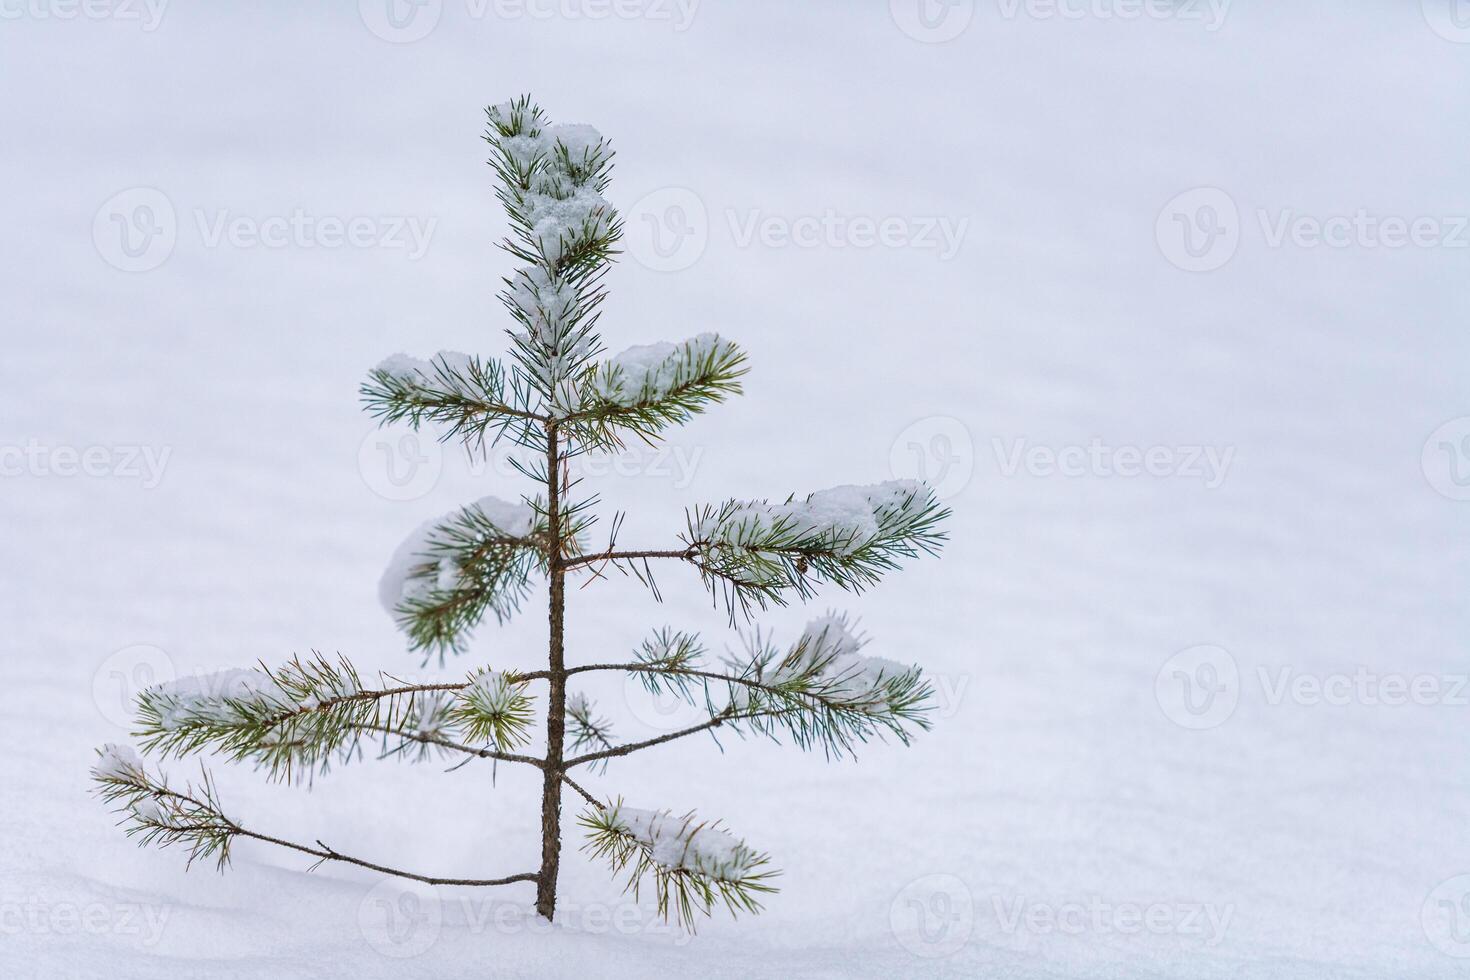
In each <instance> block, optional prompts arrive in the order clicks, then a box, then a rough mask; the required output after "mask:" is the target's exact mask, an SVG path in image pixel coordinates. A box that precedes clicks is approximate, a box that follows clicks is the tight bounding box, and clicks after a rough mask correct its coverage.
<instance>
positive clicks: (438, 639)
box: [381, 497, 548, 660]
mask: <svg viewBox="0 0 1470 980" xmlns="http://www.w3.org/2000/svg"><path fill="white" fill-rule="evenodd" d="M541 507H542V505H541V504H540V502H539V501H534V500H533V501H531V502H530V503H529V504H524V505H513V504H509V503H507V502H505V501H501V500H497V499H496V498H493V497H486V498H484V499H482V500H480V501H478V502H476V503H474V504H470V505H469V506H467V507H464V508H462V509H460V510H458V511H455V512H453V513H451V514H449V515H448V516H446V517H444V518H441V519H440V520H439V521H437V522H431V523H430V524H427V525H425V526H423V527H420V528H419V529H418V530H417V531H415V532H414V533H413V534H412V535H410V536H409V538H408V539H407V540H405V541H404V543H403V544H401V545H400V546H399V549H398V553H397V554H396V555H395V556H394V560H393V563H392V566H391V567H390V569H389V571H388V572H387V573H386V574H385V575H384V580H383V584H382V586H381V589H382V592H383V597H384V599H385V601H390V602H392V608H393V611H394V615H395V618H396V620H397V622H398V625H399V627H400V628H401V629H402V630H403V631H404V632H405V633H406V634H407V635H408V638H409V640H410V643H411V648H412V649H414V650H418V651H421V652H423V653H424V654H425V655H426V656H429V655H432V654H433V653H435V652H437V653H438V654H439V657H440V659H441V660H442V659H443V657H444V654H445V652H446V651H452V652H455V653H459V652H461V651H462V650H463V649H464V645H465V643H466V641H467V639H468V633H469V631H470V630H472V629H473V628H474V627H475V626H477V625H479V622H480V620H481V619H482V618H483V617H484V615H485V613H487V612H489V613H491V614H493V615H494V616H495V619H496V621H497V622H504V621H505V620H506V619H508V618H509V617H510V616H511V615H512V614H513V613H514V612H515V611H516V610H518V609H519V608H520V605H521V602H522V601H524V599H525V597H526V595H527V594H528V593H529V591H530V588H531V581H530V579H531V574H532V572H534V571H541V572H545V571H546V569H547V560H546V548H547V547H548V545H547V543H546V537H547V523H546V520H545V515H544V512H543V511H542V509H541Z"/></svg>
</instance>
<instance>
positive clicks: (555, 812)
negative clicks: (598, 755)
mask: <svg viewBox="0 0 1470 980" xmlns="http://www.w3.org/2000/svg"><path fill="white" fill-rule="evenodd" d="M557 436H558V433H557V428H556V424H555V423H554V422H553V423H549V424H548V425H547V426H546V531H547V536H548V538H549V540H550V545H551V546H550V547H549V548H548V549H547V566H548V569H547V570H548V572H549V578H550V590H549V591H550V601H549V602H548V604H547V626H548V632H549V641H548V644H547V675H548V676H547V679H548V680H549V681H550V684H549V687H550V690H549V691H548V692H547V696H546V760H545V764H544V766H543V772H544V773H545V779H544V780H543V781H542V790H541V872H540V874H539V875H538V876H537V879H536V911H537V912H538V913H540V914H541V915H542V916H544V917H545V918H546V919H547V920H548V921H549V920H551V919H552V918H553V917H554V916H555V915H556V878H557V872H558V869H559V867H560V864H561V784H562V780H561V776H562V768H563V767H562V752H563V741H564V739H565V737H566V705H567V675H566V666H565V650H564V643H565V638H564V628H565V625H564V624H565V620H566V574H567V573H566V560H565V558H564V557H563V555H562V539H561V537H562V536H561V488H562V472H561V453H560V448H559V444H558V440H557Z"/></svg>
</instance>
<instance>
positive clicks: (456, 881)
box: [157, 790, 537, 886]
mask: <svg viewBox="0 0 1470 980" xmlns="http://www.w3.org/2000/svg"><path fill="white" fill-rule="evenodd" d="M157 795H162V796H172V797H174V798H175V799H180V800H183V801H185V802H187V803H191V804H193V805H194V806H196V807H199V808H200V809H202V810H206V811H209V812H213V813H218V812H219V811H218V810H216V809H215V807H213V806H212V805H210V804H209V803H207V802H205V801H202V800H197V799H195V798H194V797H192V796H189V795H187V794H185V793H179V792H175V791H173V790H165V791H163V792H162V793H159V794H157ZM219 820H220V823H221V824H222V825H223V826H224V828H225V829H226V830H228V831H229V833H230V834H231V835H234V836H237V837H249V838H252V839H254V840H258V841H263V842H265V843H267V844H275V845H276V846H277V847H284V848H288V849H290V850H293V851H300V852H301V853H302V854H310V855H311V856H312V857H315V858H318V859H320V860H321V861H339V862H341V863H342V864H355V865H357V866H358V867H359V868H367V869H369V870H371V871H378V872H381V873H383V874H385V875H393V876H394V877H396V878H409V879H412V880H413V881H422V882H424V883H425V884H429V885H477V886H478V885H509V884H511V883H512V882H517V881H535V880H536V877H537V876H536V875H535V874H534V873H531V872H527V873H525V874H518V875H510V876H508V877H505V878H436V877H434V876H432V875H421V874H418V873H417V872H413V871H403V870H401V869H399V868H390V867H388V866H387V865H383V864H375V863H373V862H372V861H364V860H363V859H362V858H355V857H352V856H350V855H347V854H343V853H341V852H339V851H335V850H333V849H332V848H330V847H328V846H327V845H326V844H323V843H322V842H321V841H320V840H318V841H317V842H316V843H317V847H308V846H307V845H305V844H297V843H296V842H295V841H289V840H283V839H281V838H280V837H272V836H271V835H270V834H262V833H259V832H257V831H254V830H247V829H246V828H244V827H242V826H240V825H239V824H238V823H235V822H234V821H233V820H230V819H229V818H228V817H226V816H224V815H223V814H220V815H219Z"/></svg>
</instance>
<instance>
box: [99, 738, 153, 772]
mask: <svg viewBox="0 0 1470 980" xmlns="http://www.w3.org/2000/svg"><path fill="white" fill-rule="evenodd" d="M143 773H144V769H143V760H142V759H141V758H139V757H138V753H137V752H136V751H134V749H133V747H132V746H131V745H118V744H117V743H115V742H108V743H107V744H106V745H104V746H102V749H101V750H100V751H99V752H98V753H97V762H96V764H95V765H93V766H92V774H93V775H94V776H96V777H97V778H98V779H121V780H124V781H127V782H136V781H138V780H139V779H140V778H141V777H142V775H143Z"/></svg>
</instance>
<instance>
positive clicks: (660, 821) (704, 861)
mask: <svg viewBox="0 0 1470 980" xmlns="http://www.w3.org/2000/svg"><path fill="white" fill-rule="evenodd" d="M607 823H608V824H609V825H610V826H613V827H616V828H617V829H619V830H621V831H622V832H624V833H626V834H628V835H630V836H632V837H633V838H635V839H637V840H638V841H639V842H641V843H642V844H644V845H646V846H647V847H648V848H649V851H650V855H649V856H650V857H651V858H652V859H653V860H654V861H655V862H657V863H658V864H660V865H662V866H663V867H665V868H669V869H678V870H684V871H692V872H695V873H696V874H702V875H708V876H710V877H711V878H717V879H720V880H722V881H739V880H741V879H742V878H744V877H745V876H746V875H748V874H749V873H750V871H751V869H752V868H753V867H754V866H755V865H756V864H757V863H758V860H759V855H757V854H756V853H755V852H754V851H753V850H751V849H750V848H749V847H748V846H747V845H746V844H745V843H744V842H743V841H741V840H740V839H739V838H737V837H736V836H735V835H734V834H731V833H730V832H729V831H727V830H722V829H720V828H719V827H716V826H714V825H711V824H705V823H697V822H695V820H694V818H693V817H692V816H685V817H676V816H674V815H673V814H672V813H669V812H668V811H666V810H640V809H637V808H636V807H630V806H624V805H622V804H618V805H617V806H615V807H613V808H612V810H611V811H610V812H609V813H608V814H607Z"/></svg>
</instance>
